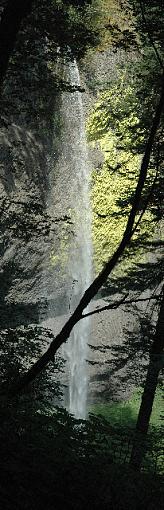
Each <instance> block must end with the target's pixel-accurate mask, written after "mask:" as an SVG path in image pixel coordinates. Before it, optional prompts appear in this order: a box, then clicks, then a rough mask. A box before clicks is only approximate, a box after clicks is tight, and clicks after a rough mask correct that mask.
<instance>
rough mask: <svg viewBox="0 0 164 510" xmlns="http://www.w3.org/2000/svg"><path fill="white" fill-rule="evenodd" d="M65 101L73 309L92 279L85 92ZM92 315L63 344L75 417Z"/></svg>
mask: <svg viewBox="0 0 164 510" xmlns="http://www.w3.org/2000/svg"><path fill="white" fill-rule="evenodd" d="M68 78H69V81H70V85H71V86H72V87H73V86H75V87H80V77H79V70H78V66H77V63H76V61H75V60H74V61H73V62H70V63H69V64H68ZM64 101H65V116H66V118H65V122H66V127H67V135H66V136H67V140H65V157H66V158H67V164H68V162H69V165H70V168H71V175H72V185H71V195H70V196H71V210H72V212H71V214H72V221H73V224H74V236H73V239H72V241H71V243H70V246H69V261H68V273H69V279H70V281H72V285H71V287H70V288H69V291H68V301H69V309H70V313H71V312H72V311H73V310H74V309H75V307H76V306H77V303H78V301H79V300H80V298H81V296H82V295H83V293H84V291H85V289H86V288H87V287H88V285H89V284H90V281H91V268H92V250H91V208H90V202H89V182H88V177H89V166H88V154H87V145H86V138H85V121H84V111H83V103H82V93H81V92H79V91H78V90H76V91H75V92H71V93H67V98H66V94H65V97H64ZM89 329H90V319H89V318H87V319H83V320H81V321H80V322H79V323H78V324H77V325H76V326H75V327H74V329H73V331H72V333H71V336H70V338H69V340H68V342H67V344H66V345H65V347H64V354H65V357H66V359H67V363H68V372H69V391H68V397H67V400H68V402H67V404H66V405H67V408H68V409H69V411H70V412H71V413H73V414H74V416H75V417H76V418H85V417H86V403H87V389H88V371H87V362H86V358H87V343H88V336H89Z"/></svg>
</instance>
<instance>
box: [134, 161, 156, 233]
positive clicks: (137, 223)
mask: <svg viewBox="0 0 164 510" xmlns="http://www.w3.org/2000/svg"><path fill="white" fill-rule="evenodd" d="M157 177H158V170H157V172H156V175H155V177H154V181H153V184H152V187H151V190H150V192H149V194H148V196H147V199H146V201H145V205H144V207H143V209H142V212H141V214H140V216H139V218H138V220H137V222H136V223H135V225H134V228H133V231H132V235H133V234H134V233H135V232H136V230H137V227H138V225H139V224H140V223H141V220H142V217H143V215H144V214H145V211H146V209H147V207H148V205H149V202H150V199H151V198H152V195H153V191H154V188H155V185H156V182H157Z"/></svg>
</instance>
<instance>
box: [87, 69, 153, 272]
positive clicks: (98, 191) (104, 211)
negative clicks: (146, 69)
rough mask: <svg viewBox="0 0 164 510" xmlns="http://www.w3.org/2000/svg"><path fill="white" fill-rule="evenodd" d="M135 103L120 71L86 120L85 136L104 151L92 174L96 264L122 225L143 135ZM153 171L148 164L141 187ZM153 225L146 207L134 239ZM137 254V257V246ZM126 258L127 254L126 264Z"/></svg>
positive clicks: (107, 253) (118, 238)
mask: <svg viewBox="0 0 164 510" xmlns="http://www.w3.org/2000/svg"><path fill="white" fill-rule="evenodd" d="M140 109H141V106H140V103H139V101H138V99H137V96H136V94H135V91H134V89H133V86H132V84H128V85H127V84H126V75H124V76H122V78H121V79H120V82H119V83H118V84H117V85H115V84H114V85H113V86H112V87H111V89H110V90H107V91H105V92H103V93H102V94H101V95H100V96H99V98H98V102H97V103H96V106H95V108H94V111H93V113H92V114H91V116H90V118H89V121H88V125H87V132H88V139H89V141H91V142H92V143H94V141H98V142H99V146H100V149H101V151H102V152H103V155H104V164H103V166H102V168H101V170H100V171H97V170H94V171H93V179H92V180H93V186H92V205H93V243H94V248H95V261H96V266H97V268H100V267H101V265H102V264H103V263H104V262H106V260H107V259H108V257H109V256H110V255H112V253H113V252H114V250H115V249H116V247H117V245H118V243H119V242H120V241H121V238H122V235H123V232H124V230H125V227H126V223H127V218H128V214H129V211H130V208H131V204H132V200H133V195H134V191H135V188H136V184H137V179H138V175H139V170H140V164H141V158H142V151H143V145H144V141H145V132H144V129H143V127H142V125H141V124H140V118H139V112H140ZM154 175H155V171H154V170H153V168H150V170H149V173H148V180H147V185H146V193H148V189H149V187H150V185H151V183H152V180H153V178H154ZM141 210H142V204H139V207H138V214H140V212H141ZM137 219H138V216H137V218H136V221H137ZM153 229H154V223H153V214H152V212H151V210H150V209H149V210H146V212H145V214H144V216H143V219H142V222H141V225H140V226H138V227H137V229H136V232H135V234H134V236H133V239H134V241H136V240H137V239H140V241H141V240H142V241H143V240H144V239H145V237H147V235H150V234H152V232H153ZM133 250H134V245H133ZM134 253H135V250H134ZM137 256H138V257H139V259H140V257H141V251H139V252H138V255H137ZM136 260H137V259H136V254H135V261H136ZM129 263H130V262H129V260H128V261H127V267H129ZM124 268H125V262H124Z"/></svg>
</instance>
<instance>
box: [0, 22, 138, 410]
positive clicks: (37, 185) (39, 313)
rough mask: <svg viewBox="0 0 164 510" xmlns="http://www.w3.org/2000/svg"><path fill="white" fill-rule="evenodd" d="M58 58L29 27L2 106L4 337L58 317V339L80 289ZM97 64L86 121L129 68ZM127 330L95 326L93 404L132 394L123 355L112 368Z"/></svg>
mask: <svg viewBox="0 0 164 510" xmlns="http://www.w3.org/2000/svg"><path fill="white" fill-rule="evenodd" d="M58 51H59V50H58V48H57V47H54V49H53V58H52V57H51V58H52V61H51V59H50V55H49V49H48V47H47V40H46V37H45V36H44V35H42V34H40V33H38V35H37V34H36V38H35V43H34V40H33V27H31V29H30V28H29V27H28V39H27V41H26V42H25V37H24V31H22V33H21V35H20V38H19V41H18V43H17V46H16V48H15V52H14V55H13V58H12V59H11V62H10V67H9V70H8V73H7V76H6V81H5V86H4V91H3V95H2V98H1V105H0V107H1V121H0V122H1V125H0V139H1V142H0V143H1V153H0V159H1V161H0V172H1V173H0V176H1V178H0V211H1V220H0V221H1V237H0V252H1V291H0V309H1V328H2V329H7V328H10V327H12V328H15V327H17V326H19V325H28V324H33V323H41V322H42V321H46V325H50V326H51V325H52V324H51V323H50V322H47V319H48V318H49V320H50V321H52V318H53V317H54V316H55V317H56V319H55V322H54V324H53V329H54V332H56V331H57V328H58V327H59V323H60V325H61V323H63V321H64V314H65V313H66V311H67V306H68V303H67V301H68V297H67V296H68V288H69V286H70V285H72V282H71V281H70V278H69V276H68V274H67V249H68V245H69V241H70V239H72V238H73V236H74V235H75V230H74V220H73V218H72V214H71V210H70V208H71V195H70V190H71V189H72V186H73V181H74V175H73V167H72V166H71V165H70V164H69V158H66V157H65V158H64V157H63V150H64V145H65V143H66V140H65V137H66V126H64V124H63V114H62V112H63V108H65V109H66V110H67V100H68V98H69V94H72V89H71V87H70V83H69V81H68V80H67V79H65V78H64V79H63V69H64V66H65V63H63V61H61V59H60V58H59V53H58ZM91 56H92V59H90V56H89V57H86V59H84V60H83V61H81V62H80V69H81V76H82V88H84V89H85V92H84V91H83V92H82V94H83V104H84V107H85V112H86V117H87V115H88V112H89V111H90V109H91V107H92V104H93V103H94V100H95V97H96V94H97V90H98V88H99V85H100V82H101V80H102V79H103V80H107V77H108V74H109V73H113V72H116V66H117V61H118V59H121V58H123V55H122V54H121V53H120V54H115V55H114V54H113V53H112V52H110V51H109V52H106V53H102V54H100V53H97V54H96V53H94V54H92V55H91ZM97 83H98V86H97ZM61 89H62V90H61ZM63 89H64V90H65V92H63ZM74 124H75V125H76V119H74ZM74 127H75V126H74ZM72 129H73V127H72ZM67 144H69V139H68V140H67ZM89 159H90V166H94V167H96V168H98V167H99V165H101V163H102V155H101V153H100V151H99V149H98V147H95V149H94V150H90V151H89ZM100 304H101V303H100ZM124 325H125V315H124V314H123V312H121V311H120V312H112V314H110V315H109V313H108V312H105V313H103V314H102V315H101V316H95V319H94V320H93V321H92V327H91V334H90V339H89V343H90V344H92V345H93V347H94V348H95V347H96V350H94V351H93V350H91V351H89V352H88V359H89V361H90V364H89V365H88V367H89V368H88V370H89V373H90V400H94V399H95V398H97V399H98V400H100V401H101V400H103V401H104V400H106V399H109V398H113V396H114V398H122V397H123V395H126V396H127V394H128V391H129V390H128V389H127V388H126V386H127V384H126V380H125V379H126V378H125V366H126V358H125V360H124V361H125V363H124V361H123V360H122V363H121V355H119V356H120V362H119V363H118V364H117V369H114V368H113V369H112V362H111V360H112V359H113V360H114V359H115V354H112V353H111V348H112V345H114V346H115V345H116V344H119V345H121V344H122V342H123V341H124V333H123V326H124ZM105 345H107V349H105ZM109 346H110V348H109ZM98 347H100V349H98V350H97V348H98ZM113 363H114V362H113ZM113 367H114V365H113ZM125 389H126V390H127V392H125Z"/></svg>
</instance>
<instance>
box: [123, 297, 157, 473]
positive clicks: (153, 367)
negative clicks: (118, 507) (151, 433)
mask: <svg viewBox="0 0 164 510" xmlns="http://www.w3.org/2000/svg"><path fill="white" fill-rule="evenodd" d="M163 366H164V288H163V295H162V301H161V305H160V310H159V315H158V320H157V325H156V332H155V336H154V341H153V345H152V349H151V354H150V362H149V366H148V370H147V376H146V381H145V386H144V392H143V395H142V400H141V405H140V409H139V413H138V418H137V424H136V434H135V441H134V446H133V449H132V454H131V459H130V464H131V466H132V467H133V468H134V469H135V470H137V471H139V470H140V468H141V464H142V460H143V456H144V453H145V439H146V436H147V432H148V428H149V422H150V417H151V413H152V408H153V402H154V398H155V391H156V388H157V384H158V376H159V372H160V370H161V369H162V368H163Z"/></svg>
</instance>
